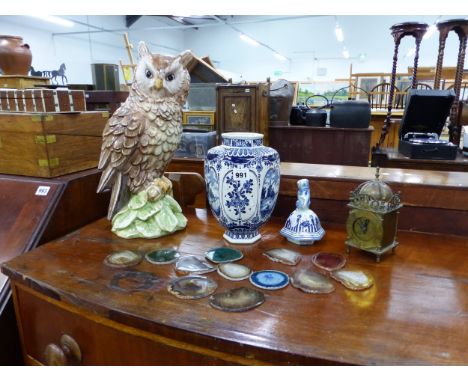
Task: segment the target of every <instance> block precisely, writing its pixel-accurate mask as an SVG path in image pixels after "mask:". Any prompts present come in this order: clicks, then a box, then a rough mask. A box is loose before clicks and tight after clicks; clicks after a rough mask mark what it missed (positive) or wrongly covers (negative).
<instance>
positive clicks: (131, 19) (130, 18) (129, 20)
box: [125, 15, 141, 28]
mask: <svg viewBox="0 0 468 382" xmlns="http://www.w3.org/2000/svg"><path fill="white" fill-rule="evenodd" d="M140 17H141V15H127V16H125V26H126V27H127V28H130V27H131V26H132V25H133V24H135V23H136V22H137V21H138V20H139V19H140Z"/></svg>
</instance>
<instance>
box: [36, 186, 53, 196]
mask: <svg viewBox="0 0 468 382" xmlns="http://www.w3.org/2000/svg"><path fill="white" fill-rule="evenodd" d="M49 190H50V186H39V187H38V188H37V190H36V195H38V196H46V195H47V194H48V193H49Z"/></svg>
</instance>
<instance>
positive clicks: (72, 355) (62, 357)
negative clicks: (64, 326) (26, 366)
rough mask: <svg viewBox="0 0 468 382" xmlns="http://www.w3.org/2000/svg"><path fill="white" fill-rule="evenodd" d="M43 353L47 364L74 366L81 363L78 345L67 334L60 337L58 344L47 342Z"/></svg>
mask: <svg viewBox="0 0 468 382" xmlns="http://www.w3.org/2000/svg"><path fill="white" fill-rule="evenodd" d="M44 353H45V359H46V364H47V365H49V366H71V365H73V366H76V365H79V364H80V363H81V349H80V346H79V345H78V343H77V342H76V341H75V340H74V339H73V337H71V336H69V335H67V334H64V335H62V337H60V346H59V345H56V344H54V343H52V344H49V345H47V346H46V348H45V352H44Z"/></svg>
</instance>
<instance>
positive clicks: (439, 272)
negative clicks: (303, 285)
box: [2, 210, 468, 365]
mask: <svg viewBox="0 0 468 382" xmlns="http://www.w3.org/2000/svg"><path fill="white" fill-rule="evenodd" d="M187 216H188V228H187V229H186V230H184V231H181V232H178V233H176V234H174V235H171V236H168V237H165V238H162V239H159V240H141V239H134V240H125V239H121V238H118V237H116V236H115V235H113V234H112V233H111V232H110V225H109V222H108V221H107V220H105V219H103V220H99V221H97V222H95V223H92V224H90V225H88V226H86V227H84V228H83V229H81V230H79V231H75V232H73V233H72V234H70V235H68V236H67V237H65V238H63V239H62V240H59V241H54V242H50V243H48V244H46V245H44V246H42V247H40V248H37V249H35V250H34V251H32V252H30V253H28V254H27V255H22V256H19V257H17V258H15V259H13V260H11V261H10V262H8V263H7V264H4V265H3V267H2V271H3V272H4V273H5V274H7V275H8V276H9V277H10V278H11V281H12V285H13V291H14V297H15V307H16V313H17V317H18V322H19V324H20V333H21V339H22V345H23V354H24V359H25V361H26V363H27V364H30V365H37V364H45V363H47V362H50V361H51V358H50V357H46V356H45V350H46V349H47V348H51V347H52V348H54V349H55V350H56V354H60V353H62V354H63V356H62V357H56V358H55V360H56V362H57V360H59V361H60V362H58V363H59V364H66V363H68V362H69V361H73V363H74V364H82V365H290V364H300V365H311V364H320V365H327V364H361V365H423V364H424V365H432V364H437V365H460V364H466V363H467V362H468V358H467V355H466V343H467V341H468V333H467V332H466V330H465V329H466V325H467V318H466V316H465V315H463V314H460V312H464V311H465V310H466V305H467V304H468V299H467V297H466V296H468V286H467V284H466V283H465V282H464V280H465V279H466V278H467V277H468V264H467V263H466V262H465V261H464V257H465V254H466V249H467V248H468V240H467V238H466V237H455V236H452V237H451V238H450V240H447V238H446V237H445V236H439V235H427V234H421V233H415V232H399V235H398V241H399V242H400V246H399V247H398V248H397V250H396V254H395V255H394V256H388V257H386V258H385V259H383V261H382V262H381V263H379V264H377V263H375V261H374V259H373V258H372V257H370V256H366V255H365V254H363V253H359V252H353V254H352V255H351V256H350V257H349V258H348V265H347V267H349V268H357V269H361V270H364V271H367V272H369V273H370V274H371V275H372V276H373V278H374V279H375V285H374V286H373V287H372V288H371V289H368V290H367V291H361V292H353V291H350V290H347V289H344V288H343V287H342V286H341V285H339V284H335V287H336V290H335V292H333V293H331V294H329V295H311V294H306V293H303V292H301V291H299V290H298V289H296V288H293V287H292V286H291V285H289V286H287V287H285V288H283V289H280V290H276V291H264V293H265V296H266V301H265V303H264V304H263V305H261V306H260V307H258V308H256V309H254V310H251V311H247V312H243V313H226V312H222V311H219V310H215V309H213V308H211V307H210V306H209V303H208V299H207V298H204V299H199V300H181V299H178V298H176V297H175V296H173V295H171V294H170V293H168V292H167V285H168V283H169V281H170V280H172V279H174V278H175V277H177V275H176V273H175V271H174V266H173V265H161V266H157V265H153V264H150V263H148V262H146V261H143V262H141V263H140V264H138V265H136V266H134V267H132V268H131V269H129V270H121V269H115V268H109V267H107V266H105V265H104V264H103V260H104V258H105V257H106V256H107V255H109V254H110V253H113V252H115V251H122V250H130V251H134V252H137V253H141V254H144V253H145V252H147V251H152V250H154V249H155V248H158V247H168V246H177V247H178V248H179V251H180V253H181V255H182V256H187V255H189V254H190V255H195V256H197V257H199V258H202V257H203V254H204V252H205V251H206V250H207V249H209V248H213V247H218V246H222V245H225V242H224V240H223V239H222V228H221V227H220V226H219V225H218V224H217V222H216V221H215V220H214V218H212V217H210V216H209V215H207V214H206V213H205V212H204V211H203V210H196V211H193V213H188V214H187ZM283 223H284V220H283V219H279V220H277V219H272V220H271V221H270V222H269V223H268V224H266V225H265V226H264V227H263V228H262V229H261V232H262V235H263V239H262V240H261V241H259V242H257V243H255V244H253V245H248V246H247V245H246V246H238V248H239V249H240V250H242V251H243V253H244V258H243V259H242V260H241V261H240V263H242V264H245V265H247V266H249V267H250V268H252V269H254V270H261V269H277V270H280V271H283V272H286V273H287V274H289V275H290V274H292V273H293V272H294V271H296V270H297V269H299V268H308V267H312V263H311V255H312V254H313V253H315V252H319V251H332V252H343V251H344V240H345V238H346V234H345V229H344V227H343V226H342V225H333V224H327V225H325V226H324V227H325V229H326V231H327V233H326V236H325V238H324V240H322V241H320V242H318V243H316V244H314V246H313V247H298V246H295V245H293V244H291V243H288V242H287V241H286V240H285V239H284V238H282V237H281V236H279V235H278V231H279V229H280V228H281V227H282V225H283ZM236 247H237V246H236ZM273 247H285V248H289V249H292V250H296V251H299V252H301V253H302V254H303V255H304V258H303V259H302V260H301V262H300V263H299V264H298V265H297V266H288V265H285V264H280V263H273V262H271V261H270V260H269V259H267V258H266V257H265V256H263V255H262V252H263V251H264V250H265V249H268V248H273ZM441 254H443V256H442V255H441ZM125 271H132V272H143V273H142V274H141V275H142V276H141V277H145V275H146V277H148V276H149V275H151V277H152V280H153V283H150V284H148V285H146V287H143V286H142V285H141V284H140V285H138V283H135V282H131V280H129V282H128V283H125V282H123V283H122V285H121V286H123V287H124V288H127V289H128V291H122V290H118V289H116V288H113V285H115V282H116V281H115V280H117V279H120V280H122V279H125V277H126V276H125V274H122V272H125ZM207 277H210V278H212V279H213V280H215V281H216V282H217V283H218V291H225V290H227V289H230V288H235V287H239V286H246V287H252V285H251V284H250V283H249V281H248V280H244V281H239V282H232V281H229V280H226V279H224V278H222V277H221V276H220V275H218V274H217V273H216V272H214V273H210V274H208V275H207ZM113 280H114V281H113ZM395 333H404V337H402V336H398V335H395ZM64 335H66V336H67V337H65V338H64ZM70 338H71V339H72V340H73V342H75V343H76V346H77V347H78V348H79V350H80V354H81V357H80V358H79V359H78V358H75V359H74V360H70V359H69V358H67V357H66V356H65V354H64V351H63V350H62V349H61V348H62V344H61V343H62V342H63V341H64V340H67V339H68V341H69V342H70V341H71V340H70Z"/></svg>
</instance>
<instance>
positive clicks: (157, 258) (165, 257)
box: [145, 248, 180, 265]
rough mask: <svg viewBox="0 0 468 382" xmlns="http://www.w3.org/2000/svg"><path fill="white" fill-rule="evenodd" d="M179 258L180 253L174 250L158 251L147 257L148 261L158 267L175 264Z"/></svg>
mask: <svg viewBox="0 0 468 382" xmlns="http://www.w3.org/2000/svg"><path fill="white" fill-rule="evenodd" d="M179 257H180V253H179V252H177V250H176V249H174V248H163V249H158V250H156V251H152V252H150V253H147V254H146V255H145V259H146V261H148V262H150V263H151V264H157V265H163V264H171V263H175V262H176V261H177V259H178V258H179Z"/></svg>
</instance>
